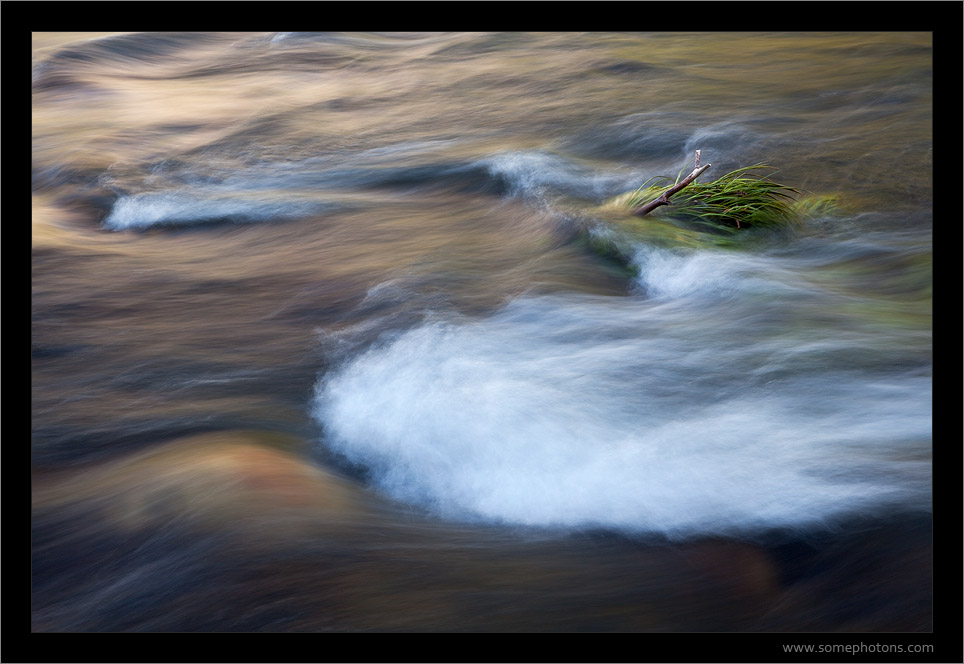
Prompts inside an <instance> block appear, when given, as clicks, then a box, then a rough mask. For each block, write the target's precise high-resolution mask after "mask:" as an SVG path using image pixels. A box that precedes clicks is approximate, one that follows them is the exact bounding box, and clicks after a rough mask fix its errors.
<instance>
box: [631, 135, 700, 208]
mask: <svg viewBox="0 0 964 664" xmlns="http://www.w3.org/2000/svg"><path fill="white" fill-rule="evenodd" d="M699 154H700V153H699V150H697V151H696V162H697V164H699ZM710 166H712V164H706V165H705V166H697V168H694V169H693V172H692V173H690V174H689V175H687V176H686V177H685V178H683V179H682V180H680V181H679V182H677V183H676V184H675V185H673V186H672V187H670V188H669V189H667V190H666V191H664V192H663V195H662V196H660V197H659V198H657V199H655V200H652V201H650V202H649V203H646V204H645V205H641V206H639V207H638V208H635V209H634V210H633V214H635V215H638V216H640V217H642V216H643V215H644V214H649V213H650V212H652V211H653V210H655V209H656V208H658V207H659V206H661V205H669V197H670V196H672V195H673V194H675V193H676V192H678V191H679V190H680V189H682V188H683V187H685V186H686V185H688V184H690V183H691V182H692V181H693V180H695V179H696V178H698V177H699V176H700V174H701V173H702V172H703V171H705V170H706V169H707V168H709V167H710Z"/></svg>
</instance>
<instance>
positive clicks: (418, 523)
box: [31, 32, 932, 632]
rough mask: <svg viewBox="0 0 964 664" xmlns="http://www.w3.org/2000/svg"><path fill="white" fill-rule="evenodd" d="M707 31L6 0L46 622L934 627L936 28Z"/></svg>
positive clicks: (39, 605) (480, 627)
mask: <svg viewBox="0 0 964 664" xmlns="http://www.w3.org/2000/svg"><path fill="white" fill-rule="evenodd" d="M721 37H722V35H716V34H712V33H694V34H686V33H655V34H612V33H534V34H533V33H504V34H503V33H495V34H490V33H482V34H479V33H443V34H435V33H431V34H420V33H401V34H382V33H379V34H361V33H175V34H168V33H164V34H160V33H134V34H118V33H97V34H94V33H66V34H61V33H58V34H54V33H36V34H34V37H33V110H32V117H33V128H32V138H33V164H32V172H33V210H32V213H33V214H32V216H33V219H32V230H33V233H32V267H33V269H32V341H31V349H32V411H31V414H32V480H33V482H32V484H33V543H32V552H33V558H32V563H33V586H32V587H33V598H32V599H33V604H32V623H33V628H34V630H36V631H69V632H88V631H112V632H116V631H179V632H190V631H217V632H230V631H477V632H479V631H569V632H572V631H576V632H580V631H581V632H594V631H645V632H736V631H739V632H791V631H800V632H820V631H851V632H853V631H878V632H884V631H903V632H912V631H928V630H930V629H931V589H932V582H931V576H932V563H931V553H932V551H931V539H930V533H931V526H930V523H931V442H932V435H931V432H932V429H931V398H932V390H931V375H932V350H931V282H932V270H931V267H932V258H931V256H932V242H931V237H932V235H931V231H932V179H931V178H932V163H931V155H932V152H931V151H932V125H931V114H932V74H931V55H932V51H931V36H930V35H929V34H925V33H882V34H878V33H854V34H850V33H817V32H813V33H773V34H769V33H768V34H762V33H747V34H741V33H727V34H726V35H725V38H721ZM697 149H699V150H701V154H702V158H703V160H704V162H712V168H711V170H709V171H707V172H706V174H704V176H702V177H703V179H704V180H705V179H707V178H710V179H712V178H711V176H712V175H714V174H715V175H716V176H719V175H722V174H724V173H725V172H727V171H728V170H732V169H733V168H738V167H742V166H747V165H750V164H755V163H758V162H766V163H768V164H770V165H772V166H774V167H776V168H778V169H779V170H778V172H777V173H775V174H774V175H773V176H772V177H774V179H777V180H779V181H780V182H782V183H785V184H787V185H790V186H792V187H795V188H797V189H799V190H801V191H802V192H807V193H808V194H813V195H816V196H822V197H833V198H834V200H835V201H836V205H835V206H834V207H832V208H830V207H828V208H827V209H826V210H824V211H822V212H819V213H816V214H812V215H810V216H808V217H806V218H805V219H804V220H802V221H801V222H800V223H798V224H796V225H793V226H791V227H789V228H788V229H786V230H780V231H767V232H763V231H759V232H754V231H748V232H746V233H743V234H740V235H738V236H736V237H738V238H739V239H738V241H736V242H735V243H732V244H730V245H728V246H721V245H719V244H714V243H707V244H706V245H705V246H704V245H699V244H697V245H694V244H692V243H685V244H683V243H681V244H679V245H678V246H677V245H674V244H672V243H666V242H660V243H649V242H647V241H645V240H643V239H640V240H639V241H638V243H637V244H636V245H634V246H633V251H632V253H631V259H630V260H629V264H628V265H626V264H620V263H617V262H615V261H613V260H612V259H611V258H608V257H605V256H601V255H598V254H596V253H594V252H593V251H592V249H591V246H590V244H588V243H587V242H586V241H585V237H586V232H587V231H586V229H587V228H589V229H595V231H598V232H603V231H604V230H605V229H606V228H607V224H611V223H614V222H613V221H612V220H611V219H610V218H606V217H605V216H604V215H598V216H597V215H596V214H595V212H594V211H595V210H597V209H598V206H600V205H602V204H603V203H604V202H605V201H606V200H607V199H609V198H611V197H613V196H616V195H618V194H621V193H623V192H626V191H630V190H633V189H636V188H637V187H639V186H640V185H641V184H642V183H643V182H644V181H646V180H647V179H648V178H650V177H653V176H656V175H670V176H675V174H676V173H678V172H679V171H680V170H681V169H688V168H691V167H692V164H693V158H694V151H695V150H697Z"/></svg>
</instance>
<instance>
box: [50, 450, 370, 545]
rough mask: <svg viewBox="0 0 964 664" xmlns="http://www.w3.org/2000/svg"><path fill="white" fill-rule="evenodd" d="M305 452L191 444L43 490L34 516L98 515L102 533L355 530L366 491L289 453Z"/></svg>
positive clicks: (73, 476)
mask: <svg viewBox="0 0 964 664" xmlns="http://www.w3.org/2000/svg"><path fill="white" fill-rule="evenodd" d="M297 444H299V441H297V440H292V439H289V438H288V437H285V436H280V435H278V434H270V433H266V432H250V431H225V432H216V433H208V434H201V435H196V436H190V437H188V438H184V439H181V440H178V441H175V442H172V443H169V444H167V445H164V446H162V447H160V448H158V449H155V450H151V451H148V452H140V453H136V454H133V455H131V456H128V457H125V458H123V459H119V460H115V461H111V462H108V463H104V464H99V465H97V466H93V467H90V468H87V469H84V470H80V471H74V472H72V473H71V474H70V475H69V476H68V477H66V478H64V479H63V480H60V481H58V480H56V479H48V480H45V481H40V482H36V483H35V488H34V509H35V510H59V509H63V508H65V507H69V506H71V505H75V506H81V507H83V508H87V509H90V508H92V507H93V508H95V510H96V512H97V513H99V514H100V515H101V516H102V517H103V519H104V522H103V523H102V524H101V525H102V526H104V527H113V528H117V529H120V530H125V531H139V530H142V529H145V528H156V527H158V526H161V525H163V524H164V523H166V522H170V521H172V520H176V521H184V522H191V523H194V524H196V525H198V526H201V527H205V528H223V527H228V528H232V529H235V528H241V529H247V528H254V529H257V530H259V532H265V533H269V532H275V533H277V532H280V531H290V530H291V528H296V529H298V528H300V527H304V526H308V525H312V526H315V525H318V524H328V525H331V524H335V523H338V522H350V521H351V520H352V519H353V518H355V517H357V516H358V515H359V514H360V513H362V512H364V511H365V507H364V506H363V504H362V503H363V501H364V498H363V493H362V490H361V489H360V488H358V487H355V486H354V485H352V484H351V483H350V482H348V481H347V480H345V479H342V478H340V477H337V476H335V475H334V474H332V473H330V472H328V471H326V470H323V469H322V468H320V467H318V466H315V465H312V464H311V463H309V462H308V461H306V460H305V459H304V458H301V457H299V456H298V455H297V454H295V453H293V452H291V451H289V450H290V448H292V447H296V446H297ZM285 447H287V448H289V449H284V448H285ZM266 526H270V527H266Z"/></svg>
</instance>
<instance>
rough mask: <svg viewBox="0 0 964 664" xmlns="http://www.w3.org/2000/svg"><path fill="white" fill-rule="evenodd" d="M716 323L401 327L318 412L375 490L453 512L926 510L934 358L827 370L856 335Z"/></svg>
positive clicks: (654, 313) (747, 519)
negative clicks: (767, 334) (929, 367)
mask: <svg viewBox="0 0 964 664" xmlns="http://www.w3.org/2000/svg"><path fill="white" fill-rule="evenodd" d="M709 315H710V316H719V315H720V313H719V312H716V313H713V314H709ZM697 318H698V317H697ZM687 320H688V321H689V322H688V323H685V322H684V321H687ZM715 323H721V324H723V325H724V326H725V325H726V323H725V322H723V321H722V319H720V318H716V319H706V318H704V319H703V320H702V321H700V320H694V315H693V310H692V309H687V310H685V311H681V310H680V303H679V302H663V303H660V302H658V301H657V302H649V303H647V304H645V305H643V304H642V303H641V301H640V300H639V299H636V298H611V297H610V298H602V297H583V296H574V295H572V296H565V297H560V296H553V297H525V298H520V299H518V300H516V301H513V302H512V303H510V304H509V305H508V306H506V307H505V308H504V309H503V310H501V311H499V312H497V313H496V314H495V315H493V316H491V317H489V318H486V319H481V320H461V321H454V322H450V321H445V320H436V321H433V322H428V323H425V324H423V325H420V326H418V327H415V328H413V329H410V330H408V331H405V332H402V333H400V334H396V335H394V336H392V337H391V338H386V340H385V341H384V342H383V343H381V344H376V345H374V346H372V347H371V348H369V350H368V351H367V352H365V353H363V354H361V355H360V356H355V357H354V358H353V359H351V360H348V361H346V363H345V364H344V365H343V366H342V367H341V369H340V370H337V371H334V372H333V373H330V374H328V375H325V376H324V377H322V379H321V380H320V381H319V384H318V386H317V393H316V399H315V403H314V407H313V414H314V416H315V418H316V419H317V421H318V422H319V423H320V424H321V425H322V427H323V430H324V440H325V445H326V446H328V447H329V448H330V449H332V450H333V451H335V452H337V453H339V454H341V455H343V456H344V457H345V458H346V459H347V460H349V461H350V462H351V463H353V464H356V465H359V466H362V467H364V468H366V469H367V470H368V472H369V474H370V477H371V481H372V483H373V485H374V486H375V488H377V489H378V490H380V491H382V492H384V493H386V494H387V495H389V496H391V497H393V498H395V499H397V500H400V501H404V502H407V503H411V504H415V505H420V506H422V507H424V508H426V509H429V510H431V511H433V512H435V513H437V514H438V515H440V516H442V517H445V518H453V519H465V520H480V521H485V522H494V523H503V524H518V525H525V526H540V527H550V528H567V529H568V528H596V527H602V528H612V529H617V530H621V531H627V532H635V533H639V532H649V533H659V534H661V535H664V536H669V537H686V536H690V535H693V534H712V533H716V534H722V533H734V532H747V531H759V530H765V529H768V528H789V527H808V526H810V527H812V526H815V525H820V524H826V523H829V522H833V521H834V520H836V519H837V518H842V517H846V516H848V515H867V514H872V513H874V512H876V511H877V510H882V509H884V508H888V507H890V508H892V507H894V506H904V507H908V506H909V507H913V508H914V509H927V505H928V501H929V478H930V466H929V441H930V419H929V416H930V382H929V378H928V377H927V376H926V375H921V374H920V373H919V372H918V373H915V372H912V371H908V372H906V373H899V372H898V373H889V374H888V373H886V372H881V373H876V374H874V373H868V372H866V371H863V372H861V371H852V370H848V368H847V367H845V366H838V367H829V368H828V367H826V362H825V358H826V353H828V352H834V353H839V354H843V355H846V353H847V352H848V350H849V349H852V347H853V346H854V345H855V344H859V343H860V341H859V340H858V339H854V338H840V339H836V338H834V336H833V335H832V334H828V335H826V336H823V337H822V338H820V339H818V340H811V342H810V343H809V344H799V345H798V344H797V343H796V341H797V340H793V339H790V340H786V341H783V340H780V339H778V338H772V339H771V340H770V342H769V343H764V344H760V345H757V344H754V343H745V342H744V340H743V339H740V338H730V339H727V337H728V334H727V329H726V328H725V327H724V329H723V330H722V332H721V333H720V334H719V336H718V337H717V336H714V335H712V334H708V333H707V330H708V329H710V330H716V331H717V332H720V328H719V327H718V326H716V327H714V324H715ZM714 339H722V341H721V340H718V341H717V342H715V343H714ZM818 365H822V366H824V367H825V368H824V369H823V370H821V371H815V370H814V367H815V366H818Z"/></svg>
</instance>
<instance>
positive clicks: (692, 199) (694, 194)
mask: <svg viewBox="0 0 964 664" xmlns="http://www.w3.org/2000/svg"><path fill="white" fill-rule="evenodd" d="M762 170H771V171H772V170H775V169H773V168H772V167H770V166H767V165H766V164H755V165H753V166H746V167H744V168H738V169H737V170H735V171H730V172H729V173H727V174H726V175H723V176H722V177H720V178H718V179H716V180H714V181H712V182H706V183H703V182H693V183H691V184H690V185H688V186H686V187H684V188H683V189H681V190H680V191H678V192H676V193H675V194H673V196H672V197H671V198H670V199H669V201H670V202H669V205H664V206H662V207H658V208H656V209H655V210H654V211H653V212H651V213H650V215H657V214H658V215H670V216H672V217H674V218H677V219H679V220H681V221H686V222H690V223H694V224H701V225H707V226H711V227H713V228H715V229H719V230H724V231H731V232H736V231H737V230H740V229H748V228H766V227H777V226H782V225H785V224H787V223H788V222H791V221H793V220H794V219H796V218H797V214H796V211H795V209H794V201H795V196H796V195H797V194H799V193H800V192H799V191H798V190H796V189H794V188H793V187H788V186H787V185H784V184H780V183H778V182H774V181H773V180H771V179H770V178H768V177H766V176H764V175H761V174H759V172H758V171H762ZM681 175H682V172H681V173H680V176H681ZM680 176H677V178H676V182H679V179H680ZM654 182H655V183H656V184H653V183H654ZM676 182H673V181H672V180H670V179H669V178H668V177H665V176H663V177H657V178H651V179H650V180H648V181H647V182H645V183H643V186H641V187H640V188H639V189H637V190H636V191H633V192H630V193H628V194H624V195H622V196H620V197H619V198H618V199H615V200H614V201H613V204H614V205H617V206H620V207H626V208H629V209H634V208H638V207H640V206H642V205H644V204H646V203H648V202H650V201H652V200H654V199H656V198H658V197H659V196H660V195H662V194H663V192H665V191H666V190H668V189H669V188H670V187H672V186H673V185H674V184H676Z"/></svg>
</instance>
